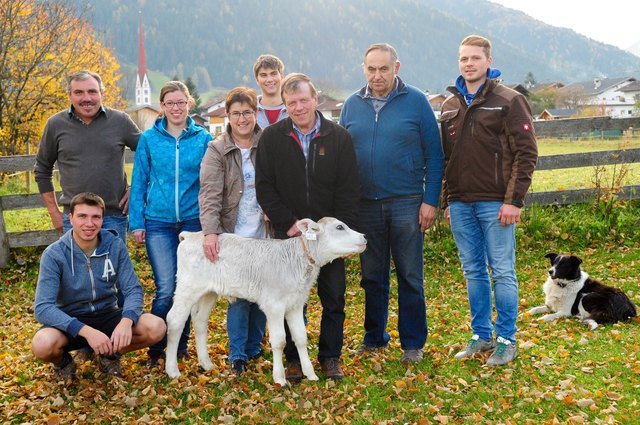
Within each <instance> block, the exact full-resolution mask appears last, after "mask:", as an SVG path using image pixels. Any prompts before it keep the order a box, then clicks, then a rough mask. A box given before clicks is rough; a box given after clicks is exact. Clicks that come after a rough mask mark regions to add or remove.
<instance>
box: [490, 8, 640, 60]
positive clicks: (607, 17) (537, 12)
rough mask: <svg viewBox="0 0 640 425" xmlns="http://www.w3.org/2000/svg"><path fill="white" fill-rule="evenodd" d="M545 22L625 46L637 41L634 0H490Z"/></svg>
mask: <svg viewBox="0 0 640 425" xmlns="http://www.w3.org/2000/svg"><path fill="white" fill-rule="evenodd" d="M491 1H492V2H494V3H499V4H501V5H503V6H506V7H510V8H511V9H517V10H521V11H523V12H524V13H526V14H527V15H529V16H531V17H533V18H535V19H538V20H540V21H542V22H544V23H546V24H549V25H553V26H556V27H564V28H570V29H572V30H574V31H576V32H578V33H580V34H582V35H586V36H587V37H589V38H592V39H594V40H597V41H602V42H604V43H607V44H612V45H614V46H617V47H619V48H621V49H627V48H629V47H630V46H632V45H633V44H635V43H636V42H638V41H640V29H638V22H639V20H640V1H638V0H604V1H593V0H535V1H532V0H491Z"/></svg>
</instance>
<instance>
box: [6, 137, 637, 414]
mask: <svg viewBox="0 0 640 425" xmlns="http://www.w3.org/2000/svg"><path fill="white" fill-rule="evenodd" d="M545 144H546V142H545V141H544V140H543V141H541V143H540V145H541V151H544V150H545V149H546V148H544V145H545ZM7 215H8V214H7ZM5 218H6V217H5ZM13 220H14V223H12V224H11V225H12V226H15V225H16V223H15V219H13ZM45 221H46V220H45ZM639 225H640V202H639V201H630V202H620V203H617V204H616V208H614V209H613V210H612V211H604V210H602V209H598V208H594V206H592V205H588V204H585V205H573V206H565V207H561V206H549V207H540V206H531V207H528V208H527V209H525V213H524V216H523V220H522V222H521V224H520V225H519V226H518V228H517V240H518V248H517V249H518V251H517V256H518V266H517V272H518V279H519V284H520V293H519V298H520V301H519V311H520V313H521V316H520V319H519V321H518V329H519V332H518V335H517V338H518V343H519V357H518V358H517V359H516V360H515V361H514V363H513V364H511V365H509V366H508V367H502V368H497V369H490V368H487V367H486V366H484V361H483V359H471V360H468V361H464V362H460V361H457V360H455V359H454V358H453V354H455V352H457V351H458V350H460V349H461V348H462V347H463V346H464V345H465V344H466V341H467V339H468V338H469V337H470V336H471V329H470V326H469V310H468V305H467V299H466V288H465V283H464V278H463V276H462V273H461V271H460V267H459V262H458V259H457V251H456V249H455V243H454V241H453V238H452V236H451V234H450V231H449V228H448V227H446V226H445V225H443V224H442V223H438V224H437V225H436V226H435V228H433V229H431V230H430V231H429V232H428V233H427V235H426V239H425V250H424V254H425V294H426V299H427V316H428V319H429V338H428V340H427V345H426V346H425V359H424V361H422V362H421V363H419V364H417V365H414V366H410V367H407V366H404V365H402V364H401V363H400V356H401V354H402V352H401V349H400V346H399V341H398V333H397V319H398V317H397V291H396V287H397V285H396V283H395V274H393V273H392V281H393V283H392V290H391V306H390V310H389V327H388V330H389V332H390V334H391V337H392V339H391V343H390V346H389V348H388V349H387V350H386V351H385V352H384V353H377V354H368V355H363V356H359V355H357V354H356V350H357V348H358V347H359V345H360V343H361V341H362V336H363V329H362V321H363V319H362V317H363V305H364V299H363V291H362V289H361V288H360V287H359V265H358V260H357V259H351V260H349V261H348V268H347V296H346V298H347V308H346V313H347V317H346V322H345V339H344V350H343V356H342V359H343V363H344V370H345V372H346V373H347V377H346V379H344V380H343V381H341V382H337V383H336V382H333V381H327V380H325V379H323V377H322V374H321V373H320V372H319V367H318V365H317V363H316V364H315V366H316V371H317V372H318V374H319V375H320V377H321V380H320V381H319V382H309V381H303V382H302V383H301V384H299V385H296V386H293V387H292V388H279V387H276V386H274V385H273V384H272V378H271V355H270V352H269V350H267V353H266V357H265V358H264V359H262V360H259V361H257V362H253V363H251V364H250V365H249V370H248V372H246V373H245V374H243V375H242V376H241V377H240V378H236V377H235V376H234V375H233V374H232V373H230V369H229V365H228V363H227V360H226V353H227V349H226V342H227V337H226V329H225V325H226V324H225V311H226V308H225V306H226V304H225V302H224V301H222V302H220V303H219V304H218V306H217V308H216V309H215V310H214V312H213V313H212V316H211V320H210V325H209V333H210V335H209V353H210V355H211V357H212V361H213V363H214V368H213V370H211V371H209V372H203V371H201V370H200V369H199V367H198V365H197V360H196V359H195V346H194V342H193V340H192V341H191V342H190V352H191V355H192V356H193V358H192V359H190V360H187V361H186V362H184V363H183V364H182V372H183V374H182V376H181V377H180V378H179V379H177V380H170V379H169V378H167V377H166V375H165V374H164V373H163V372H162V371H158V370H156V371H152V372H149V371H148V370H147V369H146V368H145V366H144V361H145V360H146V358H145V353H143V352H138V353H131V354H129V355H127V356H125V358H124V360H123V364H124V367H125V374H126V377H125V379H123V380H119V379H111V378H108V377H106V376H105V375H103V374H102V373H100V372H98V371H97V370H96V368H95V367H94V365H93V364H92V363H89V362H87V363H85V364H81V365H79V366H78V373H79V378H80V379H78V381H77V383H76V384H75V385H73V386H68V387H64V386H62V385H59V384H57V383H55V382H53V381H52V380H51V378H50V366H49V365H44V364H40V363H37V362H35V361H34V360H33V356H32V354H31V353H30V350H29V344H30V339H31V336H32V335H33V333H34V332H35V331H36V330H37V329H38V328H39V325H38V324H37V323H36V322H35V320H34V319H33V307H32V303H33V299H34V293H35V282H36V279H37V273H38V260H39V255H40V253H41V251H42V249H41V248H29V249H17V250H14V251H13V252H12V255H13V256H14V260H15V261H12V263H11V264H10V265H9V266H8V267H7V268H5V269H2V277H1V279H0V284H1V285H2V287H1V290H2V293H3V303H2V306H0V320H1V321H2V326H0V342H1V343H2V350H0V422H1V423H8V424H22V423H52V424H56V423H87V422H88V423H100V424H111V423H149V424H157V423H167V424H168V423H222V424H254V423H261V424H262V423H264V424H271V423H277V424H307V423H312V424H316V423H317V424H351V423H353V424H371V423H373V424H405V423H407V424H458V423H464V424H583V423H584V424H636V423H640V419H639V418H640V397H638V394H640V332H638V330H639V329H638V325H639V321H638V320H634V321H631V322H629V323H622V324H615V325H606V326H604V327H600V328H598V329H596V330H595V331H590V330H589V329H588V327H586V326H585V325H583V324H581V323H580V322H579V321H577V320H575V319H561V320H558V321H556V322H553V323H544V322H540V321H538V320H537V318H535V317H531V316H529V315H528V314H526V313H525V312H526V311H527V310H528V309H530V308H531V307H533V306H538V305H541V304H542V303H543V302H544V296H543V294H542V289H541V287H542V283H543V282H544V279H545V276H546V271H547V269H548V267H549V264H548V260H546V259H545V258H544V254H545V253H547V252H550V251H554V252H572V253H575V254H577V255H579V256H580V257H582V258H583V259H584V264H583V266H584V269H585V271H587V272H588V273H589V274H590V275H591V276H592V277H594V278H597V279H599V280H602V281H603V282H605V283H607V284H609V285H614V286H617V287H620V288H622V289H623V290H624V291H625V292H626V293H627V294H628V295H629V296H630V297H631V299H632V300H633V301H634V303H635V304H636V305H640V232H638V231H637V229H638V227H639ZM129 247H130V251H131V256H132V260H133V262H134V266H135V269H136V272H137V273H138V276H139V277H140V280H141V283H142V284H143V286H144V288H145V290H146V296H145V300H146V304H147V309H148V307H149V303H150V300H151V298H152V296H153V276H152V273H151V270H150V267H149V265H148V260H147V258H146V254H145V252H144V248H143V247H141V246H139V245H135V243H134V242H133V241H132V240H130V241H129ZM308 312H309V314H308V319H309V324H308V326H307V329H308V332H309V343H310V352H311V356H312V358H314V357H315V355H316V354H317V345H316V344H317V340H318V329H319V321H320V317H319V314H320V303H319V300H318V297H317V294H316V292H315V290H314V291H312V294H311V298H310V300H309V305H308ZM266 347H267V346H266ZM266 347H265V348H266Z"/></svg>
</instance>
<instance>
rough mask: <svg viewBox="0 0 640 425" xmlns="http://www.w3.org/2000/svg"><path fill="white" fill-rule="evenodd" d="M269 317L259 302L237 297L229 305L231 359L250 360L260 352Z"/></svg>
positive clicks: (228, 323) (228, 324)
mask: <svg viewBox="0 0 640 425" xmlns="http://www.w3.org/2000/svg"><path fill="white" fill-rule="evenodd" d="M266 324H267V317H266V316H265V315H264V313H263V312H262V310H260V307H258V304H256V303H252V302H250V301H247V300H243V299H237V300H236V301H235V302H232V303H229V307H227V334H228V335H229V361H231V362H233V361H234V360H244V361H245V362H246V361H247V360H249V357H253V356H257V355H258V354H260V350H261V348H260V342H261V341H262V338H263V337H264V332H265V327H266Z"/></svg>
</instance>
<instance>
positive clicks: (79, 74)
mask: <svg viewBox="0 0 640 425" xmlns="http://www.w3.org/2000/svg"><path fill="white" fill-rule="evenodd" d="M90 78H93V79H94V80H96V81H97V82H98V87H100V93H102V92H103V91H104V84H102V78H101V77H100V74H98V73H95V72H93V71H89V70H88V69H83V70H81V71H76V72H74V73H73V74H70V75H69V76H68V77H67V93H69V94H71V83H72V82H74V81H86V80H88V79H90Z"/></svg>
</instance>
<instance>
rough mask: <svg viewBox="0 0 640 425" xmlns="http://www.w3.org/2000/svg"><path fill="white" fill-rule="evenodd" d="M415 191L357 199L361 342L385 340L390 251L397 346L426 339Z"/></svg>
mask: <svg viewBox="0 0 640 425" xmlns="http://www.w3.org/2000/svg"><path fill="white" fill-rule="evenodd" d="M421 204H422V197H421V196H404V197H397V198H390V199H383V200H379V201H373V200H364V201H362V202H360V228H359V230H360V231H362V232H363V233H364V234H365V236H366V237H367V249H366V250H365V251H364V252H363V253H362V254H360V263H361V267H362V280H361V282H360V285H361V286H362V288H363V289H364V292H365V316H364V330H365V334H364V344H366V345H368V346H372V347H383V346H385V345H387V343H388V342H389V339H390V337H389V333H388V332H387V321H388V318H389V289H390V274H391V257H393V261H394V264H395V268H396V275H397V280H398V332H399V334H400V344H401V346H402V349H403V350H410V349H419V348H422V347H423V346H424V344H425V342H426V340H427V312H426V305H425V299H424V259H423V256H422V246H423V240H424V236H423V233H422V232H421V231H420V225H419V223H418V213H419V211H420V205H421Z"/></svg>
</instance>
